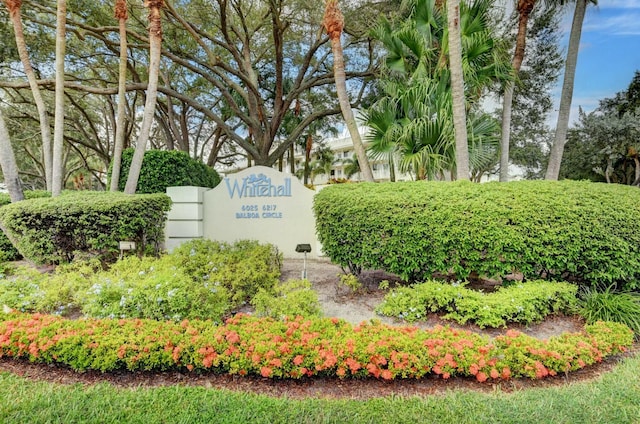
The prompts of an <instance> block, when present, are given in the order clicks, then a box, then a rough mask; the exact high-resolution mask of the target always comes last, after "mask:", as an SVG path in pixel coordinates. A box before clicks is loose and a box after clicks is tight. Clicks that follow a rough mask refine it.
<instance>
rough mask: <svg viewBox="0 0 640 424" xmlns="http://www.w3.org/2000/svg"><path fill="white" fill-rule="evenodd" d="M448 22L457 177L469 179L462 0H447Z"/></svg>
mask: <svg viewBox="0 0 640 424" xmlns="http://www.w3.org/2000/svg"><path fill="white" fill-rule="evenodd" d="M447 24H448V26H447V27H448V29H449V39H448V41H449V68H450V69H449V71H450V73H451V97H452V104H453V127H454V134H455V146H456V179H458V180H468V179H469V147H468V143H467V124H466V120H467V118H466V110H465V109H466V102H465V96H464V78H463V75H462V41H461V40H460V0H447Z"/></svg>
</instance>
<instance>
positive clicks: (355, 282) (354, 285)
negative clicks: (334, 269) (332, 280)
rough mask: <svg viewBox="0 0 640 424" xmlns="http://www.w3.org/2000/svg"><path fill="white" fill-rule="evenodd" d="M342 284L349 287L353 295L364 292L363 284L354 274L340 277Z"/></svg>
mask: <svg viewBox="0 0 640 424" xmlns="http://www.w3.org/2000/svg"><path fill="white" fill-rule="evenodd" d="M340 284H341V285H343V286H345V287H347V288H348V289H349V291H350V292H351V293H357V292H359V291H360V290H362V283H361V282H360V280H359V279H358V277H357V276H356V275H353V274H342V275H340Z"/></svg>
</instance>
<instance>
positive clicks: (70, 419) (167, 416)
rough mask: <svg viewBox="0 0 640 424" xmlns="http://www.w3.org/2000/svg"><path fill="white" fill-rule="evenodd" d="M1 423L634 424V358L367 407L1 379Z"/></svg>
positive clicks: (638, 380)
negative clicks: (489, 389) (503, 388)
mask: <svg viewBox="0 0 640 424" xmlns="http://www.w3.org/2000/svg"><path fill="white" fill-rule="evenodd" d="M0 423H29V424H32V423H145V424H148V423H376V424H378V423H456V424H461V423H474V424H475V423H536V424H539V423H640V356H637V355H636V356H635V357H633V358H627V359H625V360H623V361H622V362H621V363H620V364H619V365H618V366H616V367H615V369H614V370H613V371H612V372H610V373H607V374H605V375H603V376H602V377H600V378H598V379H597V380H594V381H592V382H588V383H585V382H582V383H574V384H571V385H567V386H564V387H554V388H545V389H528V390H523V391H519V392H515V393H503V392H500V391H498V390H497V391H495V392H494V393H491V394H486V393H476V392H467V391H459V392H449V393H447V394H445V395H435V396H429V397H424V398H417V397H414V398H401V397H391V398H381V399H373V400H367V401H355V400H320V399H308V400H290V399H281V398H270V397H266V396H261V395H255V394H241V393H235V392H229V391H221V390H212V389H206V388H201V387H179V386H174V387H164V388H151V389H145V388H138V389H118V388H114V387H112V386H110V385H108V384H99V385H96V386H87V387H85V386H82V385H79V384H78V385H71V386H65V385H57V384H51V383H43V382H32V381H29V380H25V379H23V378H20V377H16V376H13V375H11V374H7V373H0Z"/></svg>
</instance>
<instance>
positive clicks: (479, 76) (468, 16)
mask: <svg viewBox="0 0 640 424" xmlns="http://www.w3.org/2000/svg"><path fill="white" fill-rule="evenodd" d="M491 6H492V1H491V0H478V1H475V2H474V3H473V4H472V5H466V3H462V4H460V17H461V19H460V20H459V24H460V30H461V38H462V46H463V49H462V53H461V54H462V57H463V60H462V63H463V64H464V68H463V71H464V75H463V80H464V86H465V98H464V100H465V101H466V103H465V106H464V109H465V114H468V115H469V116H471V115H472V114H473V110H474V109H475V108H476V105H477V104H478V101H479V99H480V97H481V95H482V93H483V92H484V91H485V90H486V87H487V86H488V85H490V84H493V83H495V82H500V81H504V80H505V79H508V78H509V77H510V72H509V71H510V65H509V63H508V59H507V56H506V51H505V50H504V49H502V46H501V44H500V43H499V42H498V41H497V39H496V38H495V36H494V35H493V33H492V29H491V26H490V25H489V21H488V14H489V11H490V9H491ZM446 27H447V25H446V18H445V17H444V16H443V15H442V13H441V9H439V8H438V7H437V6H436V2H435V0H413V2H412V3H411V8H410V14H409V15H408V17H407V18H406V19H405V20H404V21H403V22H402V23H401V24H400V25H398V26H393V25H391V24H390V23H389V22H387V21H383V22H382V24H381V25H380V27H379V28H378V29H377V31H376V36H377V38H378V39H380V40H381V41H382V43H383V44H384V46H385V47H386V49H387V57H386V60H385V65H386V66H385V69H384V74H383V76H384V77H383V78H382V79H381V89H382V91H383V95H382V96H381V98H380V99H379V100H378V101H377V102H376V103H375V104H374V105H373V106H372V107H371V108H370V109H369V110H368V111H367V125H368V126H369V127H370V128H371V133H370V136H369V137H370V138H369V142H370V143H371V144H370V146H371V147H370V151H371V152H372V154H390V155H393V156H396V157H398V159H399V160H398V169H399V170H400V171H402V172H407V173H411V174H414V175H415V178H417V179H424V178H429V179H432V178H441V177H442V174H443V172H444V171H445V170H452V169H454V167H455V152H456V150H455V143H454V137H455V135H454V131H453V107H452V90H451V76H450V73H449V67H448V61H447V60H446V57H447V55H448V53H449V46H448V43H447V36H448V34H447V30H446ZM467 127H468V129H467V131H468V134H469V135H468V137H469V138H470V139H473V138H474V136H473V134H472V133H471V132H470V131H471V130H472V129H474V128H475V127H474V126H473V125H469V124H468V125H467ZM461 131H464V130H460V132H461ZM468 147H470V150H471V149H472V145H471V146H468ZM464 175H467V176H466V177H465V178H469V176H468V173H465V174H464Z"/></svg>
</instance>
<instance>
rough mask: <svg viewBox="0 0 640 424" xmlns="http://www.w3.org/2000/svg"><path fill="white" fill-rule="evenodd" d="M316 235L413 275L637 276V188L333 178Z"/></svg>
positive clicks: (347, 259) (365, 260)
mask: <svg viewBox="0 0 640 424" xmlns="http://www.w3.org/2000/svg"><path fill="white" fill-rule="evenodd" d="M314 212H315V216H316V224H317V231H318V237H319V240H320V242H321V243H322V246H323V247H322V248H323V252H325V254H326V255H327V256H328V257H329V258H331V261H332V262H333V263H336V264H339V265H341V266H344V267H349V268H350V270H351V271H352V272H354V273H356V274H357V273H358V272H360V271H361V270H363V269H369V270H379V269H380V270H385V271H387V272H390V273H392V274H397V275H399V276H400V277H402V279H403V280H407V281H412V282H414V281H425V280H427V279H429V278H431V277H432V276H433V274H434V273H439V274H444V275H449V274H451V273H453V274H454V275H455V276H456V277H457V279H460V280H464V279H466V278H467V277H468V276H469V275H471V273H477V275H478V276H480V277H489V278H493V277H505V276H508V275H510V274H512V273H514V272H521V273H522V274H523V275H524V278H525V279H526V280H534V279H540V278H543V279H549V280H553V279H555V280H564V281H578V282H580V283H582V284H586V285H596V284H606V285H610V284H612V283H615V284H616V285H617V286H618V288H622V289H634V288H636V287H637V285H638V281H640V232H638V231H636V228H637V222H638V221H640V191H638V190H637V189H635V188H634V187H627V186H622V185H618V184H598V183H590V182H583V181H560V182H551V181H516V182H510V183H508V184H501V183H487V184H472V183H469V182H465V181H459V182H455V183H443V182H424V181H417V182H401V183H394V184H337V185H332V186H329V187H327V188H326V189H324V190H322V191H320V192H319V193H318V194H317V195H316V196H315V199H314Z"/></svg>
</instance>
